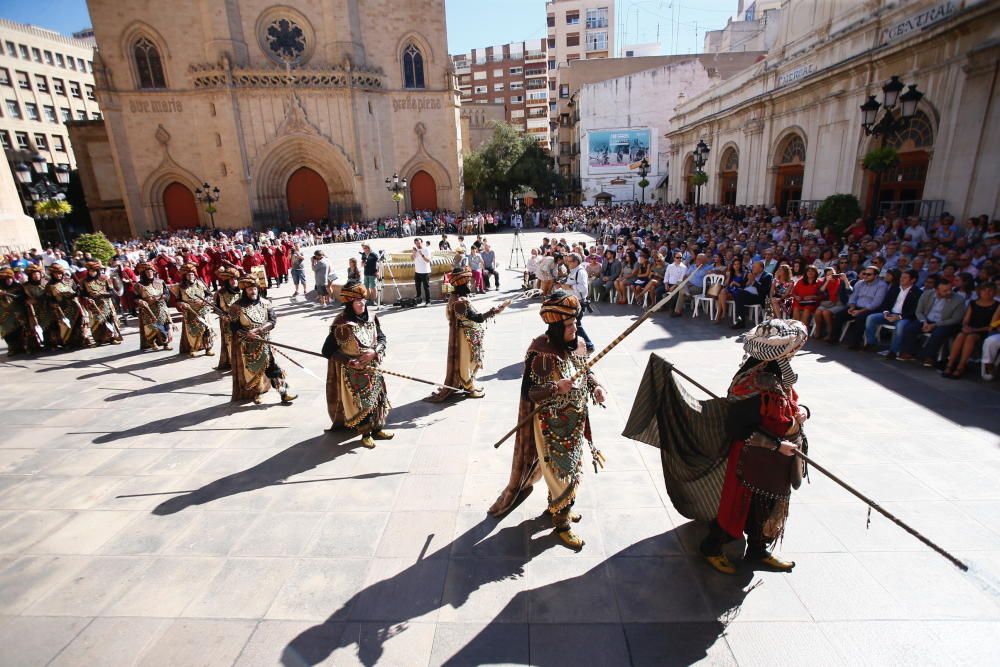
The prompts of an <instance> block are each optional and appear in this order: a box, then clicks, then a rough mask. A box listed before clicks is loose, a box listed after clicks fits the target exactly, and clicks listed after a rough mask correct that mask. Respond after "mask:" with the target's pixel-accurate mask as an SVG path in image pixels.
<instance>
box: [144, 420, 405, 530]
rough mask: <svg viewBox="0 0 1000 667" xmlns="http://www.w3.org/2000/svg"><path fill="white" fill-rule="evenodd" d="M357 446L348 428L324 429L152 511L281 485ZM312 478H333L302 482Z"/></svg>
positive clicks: (172, 511)
mask: <svg viewBox="0 0 1000 667" xmlns="http://www.w3.org/2000/svg"><path fill="white" fill-rule="evenodd" d="M350 438H354V440H355V441H354V442H353V443H351V444H349V445H347V446H342V445H343V443H344V442H345V441H347V440H348V439H350ZM358 447H359V444H358V441H357V439H356V438H355V436H354V435H353V434H352V433H349V432H347V431H343V432H333V433H324V434H322V435H318V436H316V437H314V438H309V439H308V440H303V441H302V442H300V443H298V444H296V445H292V446H291V447H289V448H288V449H285V450H282V451H280V452H278V453H277V454H275V455H274V456H272V457H271V458H269V459H267V460H266V461H261V462H260V463H258V464H257V465H255V466H253V467H251V468H247V469H246V470H241V471H240V472H237V473H233V474H232V475H226V476H225V477H222V478H220V479H217V480H215V481H214V482H211V483H209V484H206V485H205V486H203V487H201V488H200V489H196V490H194V491H189V492H187V493H185V494H184V495H181V496H175V497H174V498H171V499H169V500H165V501H164V502H162V503H160V504H159V505H157V506H156V508H155V509H154V510H153V514H156V515H159V516H163V515H167V514H176V513H177V512H180V511H182V510H185V509H187V508H188V507H191V506H193V505H204V504H206V503H210V502H212V501H214V500H219V499H221V498H226V497H228V496H234V495H236V494H239V493H247V492H249V491H256V490H257V489H262V488H264V487H268V486H276V485H280V484H283V483H285V480H287V479H288V478H290V477H294V476H295V475H299V474H301V473H304V472H306V471H308V470H312V469H313V468H316V467H317V466H320V465H323V464H324V463H329V462H330V461H333V460H335V459H337V458H339V457H341V456H344V455H345V454H351V453H352V452H354V450H355V449H357V448H358ZM401 474H403V473H400V472H390V473H370V474H365V475H356V476H353V477H345V478H338V479H368V478H372V477H383V476H387V475H401ZM311 481H317V482H319V481H331V480H301V483H305V482H311ZM292 483H299V482H292Z"/></svg>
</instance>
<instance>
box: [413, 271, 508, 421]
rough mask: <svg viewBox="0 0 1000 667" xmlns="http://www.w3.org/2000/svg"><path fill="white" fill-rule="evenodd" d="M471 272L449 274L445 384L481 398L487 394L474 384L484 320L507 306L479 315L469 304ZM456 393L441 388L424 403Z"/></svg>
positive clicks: (481, 351) (480, 364)
mask: <svg viewBox="0 0 1000 667" xmlns="http://www.w3.org/2000/svg"><path fill="white" fill-rule="evenodd" d="M471 280H472V271H470V270H469V269H468V268H465V267H462V268H459V269H455V270H454V271H452V272H451V284H452V285H453V286H454V288H455V291H454V292H452V294H451V297H449V299H448V305H447V307H446V308H445V314H446V315H447V317H448V369H447V371H446V373H445V378H444V383H445V384H446V385H450V386H452V387H460V388H462V389H465V391H466V394H465V395H466V396H467V397H468V398H482V397H483V396H485V395H486V393H485V392H484V391H483V388H482V387H479V386H477V385H476V373H478V372H479V371H480V370H481V369H482V368H483V360H484V357H485V353H486V350H485V336H486V327H485V324H486V321H487V320H489V319H491V318H493V317H496V315H498V314H499V313H501V312H503V310H504V308H506V307H507V303H509V302H507V303H503V304H501V305H499V306H497V307H494V308H490V309H489V310H488V311H486V312H485V313H480V312H478V311H477V310H476V309H475V307H474V306H473V305H472V302H471V301H469V298H468V297H469V293H470V290H469V281H471ZM454 393H455V392H454V391H452V390H451V389H445V388H443V387H442V388H441V389H440V390H438V391H437V392H436V393H435V394H433V395H432V396H429V397H428V398H427V399H426V400H428V401H430V402H431V403H440V402H441V401H444V400H446V399H447V398H449V397H450V396H451V395H452V394H454Z"/></svg>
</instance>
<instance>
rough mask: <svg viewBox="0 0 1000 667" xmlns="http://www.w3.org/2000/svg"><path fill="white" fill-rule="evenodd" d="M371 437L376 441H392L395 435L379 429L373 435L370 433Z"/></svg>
mask: <svg viewBox="0 0 1000 667" xmlns="http://www.w3.org/2000/svg"><path fill="white" fill-rule="evenodd" d="M372 437H373V438H375V439H376V440H392V439H393V438H395V437H396V434H395V433H393V432H392V431H385V430H383V429H379V430H377V431H375V432H374V433H372Z"/></svg>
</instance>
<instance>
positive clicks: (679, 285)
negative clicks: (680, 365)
mask: <svg viewBox="0 0 1000 667" xmlns="http://www.w3.org/2000/svg"><path fill="white" fill-rule="evenodd" d="M693 275H694V272H691V273H689V274H688V275H687V277H686V278H684V280H682V281H680V282H679V283H677V284H676V285H675V286H674V288H673V289H672V290H670V292H668V293H667V295H666V296H664V297H663V298H662V299H660V300H659V301H658V302H656V303H655V304H654V305H653V307H652V308H650V309H649V310H647V311H646V312H645V313H643V314H642V315H641V316H640V317H639V319H637V320H636V321H635V322H633V323H632V324H630V325H629V327H628V328H627V329H625V331H623V332H622V333H621V334H620V335H619V336H618V338H615V339H614V340H613V341H611V342H610V343H608V345H607V346H606V347H605V348H604V349H603V350H601V351H600V352H598V353H597V354H596V355H594V356H593V357H591V358H590V359H587V361H586V363H584V364H583V366H582V367H581V368H580V370H578V371H577V372H576V373H574V374H573V377H571V378H570V379H571V380H573V381H576V380H577V379H579V377H580V376H581V375H583V374H584V373H587V372H589V371H590V369H591V368H593V366H594V365H595V364H596V363H597V362H598V361H600V360H601V359H602V358H603V357H604V355H606V354H607V353H608V352H610V351H611V350H613V349H614V348H615V347H616V346H617V345H618V344H619V343H621V342H622V341H623V340H625V339H626V338H627V337H628V335H629V334H631V333H632V332H633V331H635V330H636V329H638V328H639V325H640V324H642V323H643V322H645V321H646V320H648V319H649V318H650V317H652V316H653V313H655V312H656V311H658V310H659V309H660V308H663V306H665V305H666V304H667V302H668V301H670V299H672V298H674V295H675V294H677V293H678V292H679V291H680V290H681V289H683V288H684V286H685V285H687V284H688V282H690V280H691V276H693ZM544 407H545V404H544V403H541V404H539V405H538V406H537V407H536V408H535V409H534V410H532V411H531V412H529V413H528V415H527V416H526V417H525V418H524V419H522V420H521V421H519V422H518V423H517V425H516V426H514V428H512V429H511V430H509V431H507V435H505V436H504V437H502V438H500V439H499V440H498V441H497V442H496V444H494V445H493V448H494V449H498V448H499V447H500V445H502V444H503V443H504V442H506V441H507V439H508V438H509V437H510V436H512V435H514V434H515V433H517V430H518V429H519V428H521V427H522V426H524V425H525V424H527V423H529V422H530V421H531V420H532V419H534V417H535V415H537V414H538V413H539V412H541V411H542V409H543V408H544Z"/></svg>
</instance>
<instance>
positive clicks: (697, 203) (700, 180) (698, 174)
mask: <svg viewBox="0 0 1000 667" xmlns="http://www.w3.org/2000/svg"><path fill="white" fill-rule="evenodd" d="M708 153H709V148H708V144H706V143H705V140H704V139H699V140H698V145H697V146H695V147H694V175H695V178H696V179H697V180H696V182H695V195H694V219H695V220H701V186H702V185H704V183H705V182H707V180H708V178H707V176H706V174H705V163H706V162H708Z"/></svg>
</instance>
